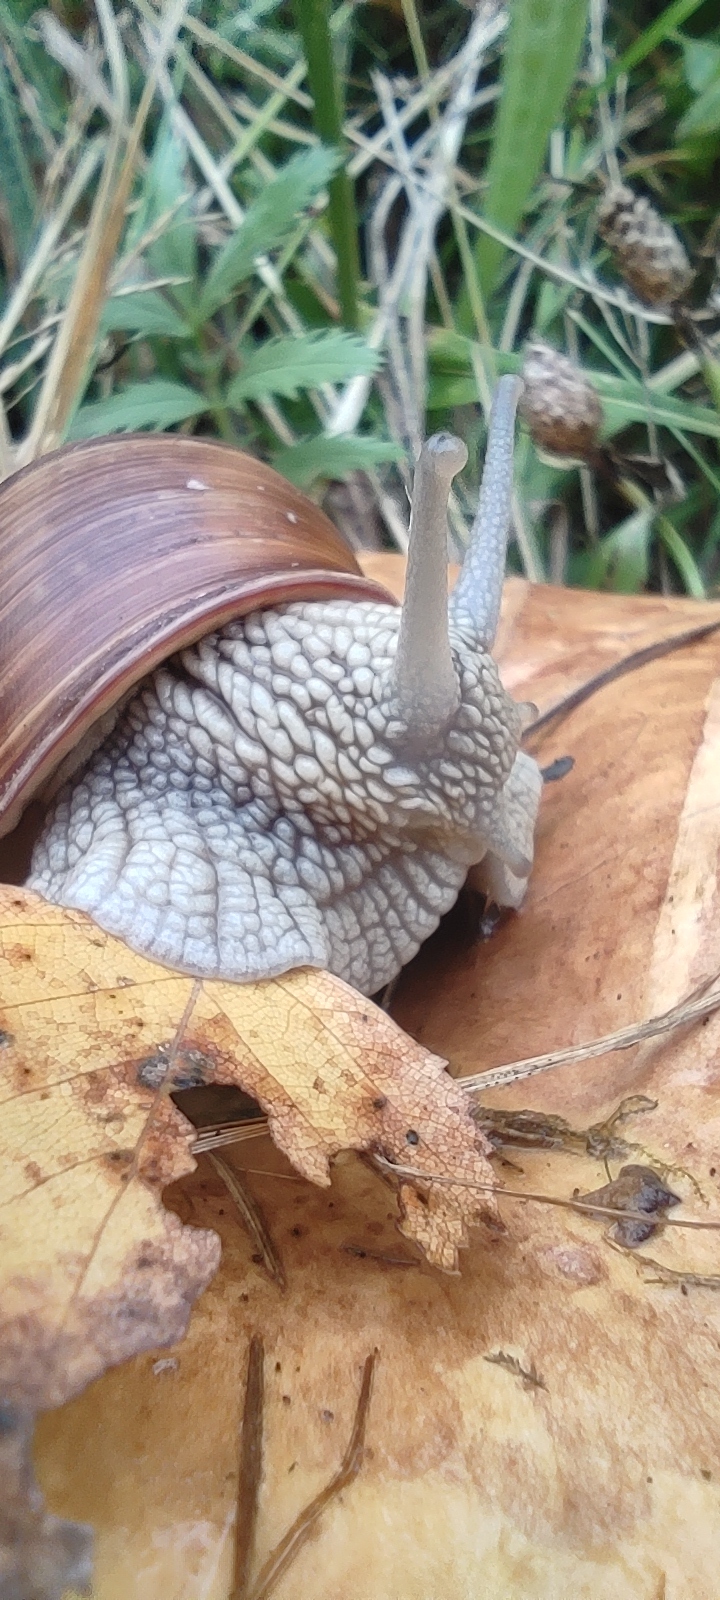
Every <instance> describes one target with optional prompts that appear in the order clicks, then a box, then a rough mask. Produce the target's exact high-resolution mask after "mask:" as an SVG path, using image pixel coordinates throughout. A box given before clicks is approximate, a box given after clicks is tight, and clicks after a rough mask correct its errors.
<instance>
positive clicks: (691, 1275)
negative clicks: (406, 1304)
mask: <svg viewBox="0 0 720 1600" xmlns="http://www.w3.org/2000/svg"><path fill="white" fill-rule="evenodd" d="M617 1248H618V1249H625V1248H627V1247H626V1246H623V1245H618V1246H617ZM635 1265H636V1267H637V1268H638V1271H639V1272H644V1273H645V1278H644V1281H645V1283H648V1284H650V1283H656V1284H660V1285H661V1286H662V1288H664V1289H679V1290H680V1293H681V1294H687V1293H688V1290H689V1289H713V1290H715V1291H716V1292H717V1290H718V1289H720V1273H718V1272H693V1271H692V1270H691V1269H689V1268H685V1267H666V1266H665V1265H664V1263H663V1262H662V1261H655V1259H654V1257H653V1256H638V1257H637V1258H636V1261H635Z"/></svg>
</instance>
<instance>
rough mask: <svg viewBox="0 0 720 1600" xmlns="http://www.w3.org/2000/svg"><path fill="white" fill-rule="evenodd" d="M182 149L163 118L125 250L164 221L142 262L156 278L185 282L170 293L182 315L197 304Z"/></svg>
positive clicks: (192, 221) (192, 225) (194, 243)
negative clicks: (147, 264) (185, 283)
mask: <svg viewBox="0 0 720 1600" xmlns="http://www.w3.org/2000/svg"><path fill="white" fill-rule="evenodd" d="M186 163H187V151H186V149H185V145H184V144H183V141H182V140H181V139H180V138H178V136H177V134H176V133H175V132H174V131H173V128H172V124H171V121H170V117H169V114H168V115H167V116H166V117H164V118H163V121H162V122H161V124H160V128H159V130H158V135H157V138H156V140H155V144H154V147H153V152H152V157H151V160H150V165H149V167H148V170H147V173H146V175H145V180H144V183H143V189H142V195H141V199H140V205H139V207H138V210H137V212H136V214H135V217H134V218H133V220H132V222H131V225H130V228H129V231H128V240H127V247H128V249H132V248H133V246H134V245H135V244H136V242H137V240H138V239H139V238H141V237H142V235H143V234H144V233H146V232H147V231H148V230H149V229H151V228H152V227H153V226H154V225H155V223H157V222H159V220H160V218H161V217H166V218H168V220H167V222H166V224H165V227H164V229H163V232H162V233H161V234H160V237H159V238H158V239H156V240H155V241H154V243H153V244H151V245H150V247H149V249H148V252H147V259H148V263H149V265H150V269H151V271H152V272H153V274H154V275H155V276H156V277H158V278H187V279H188V280H189V282H188V284H187V285H184V284H183V285H179V286H178V287H176V288H174V289H173V297H174V298H175V299H177V300H178V301H179V302H180V304H181V305H182V306H183V307H184V308H185V310H186V311H187V310H188V309H189V308H191V307H192V308H193V309H194V307H195V304H196V302H197V289H196V287H195V280H196V278H197V271H198V267H197V239H196V228H195V219H194V217H193V216H192V214H191V212H190V209H189V206H188V204H187V202H186V201H185V200H184V196H186V195H187V194H188V192H189V190H190V187H191V185H190V184H189V183H188V182H187V180H186V175H185V168H186Z"/></svg>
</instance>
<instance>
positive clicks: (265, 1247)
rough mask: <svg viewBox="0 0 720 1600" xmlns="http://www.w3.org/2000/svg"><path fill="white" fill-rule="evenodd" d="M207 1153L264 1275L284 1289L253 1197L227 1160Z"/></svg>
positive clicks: (279, 1264)
mask: <svg viewBox="0 0 720 1600" xmlns="http://www.w3.org/2000/svg"><path fill="white" fill-rule="evenodd" d="M207 1155H208V1159H209V1160H210V1161H212V1164H213V1166H214V1168H215V1171H216V1172H217V1174H218V1176H219V1177H220V1178H222V1181H223V1183H224V1184H225V1187H226V1189H227V1191H228V1194H230V1195H231V1196H232V1199H233V1200H234V1202H235V1205H236V1206H237V1209H238V1211H239V1212H240V1216H241V1217H242V1219H243V1222H244V1223H245V1227H246V1228H247V1231H248V1233H249V1234H250V1238H251V1239H252V1242H253V1244H254V1246H255V1248H256V1250H257V1251H258V1253H259V1255H261V1256H262V1260H263V1265H264V1267H265V1270H266V1272H267V1273H268V1276H269V1277H271V1278H272V1280H273V1282H274V1283H276V1284H277V1286H278V1288H279V1289H285V1288H286V1287H287V1279H286V1277H285V1268H284V1267H283V1264H282V1261H281V1260H280V1256H279V1255H278V1252H277V1250H276V1248H275V1245H274V1244H273V1241H272V1239H271V1237H270V1230H269V1228H268V1225H267V1223H266V1221H265V1218H264V1216H263V1214H262V1211H261V1210H260V1207H259V1205H258V1203H257V1200H255V1198H254V1196H253V1195H251V1194H250V1193H249V1191H248V1190H247V1189H246V1188H245V1186H244V1184H243V1183H242V1180H241V1178H240V1176H239V1174H238V1173H237V1172H235V1170H234V1168H233V1167H231V1166H230V1165H229V1164H228V1162H227V1161H224V1160H223V1157H222V1156H217V1155H214V1154H213V1153H212V1152H210V1151H208V1152H207Z"/></svg>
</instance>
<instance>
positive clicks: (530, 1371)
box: [483, 1350, 547, 1392]
mask: <svg viewBox="0 0 720 1600" xmlns="http://www.w3.org/2000/svg"><path fill="white" fill-rule="evenodd" d="M483 1361H488V1362H489V1363H490V1365H491V1366H492V1367H504V1368H505V1371H506V1372H512V1374H513V1376H514V1377H515V1378H520V1380H521V1382H522V1386H523V1389H544V1390H545V1391H546V1392H547V1384H546V1382H545V1379H544V1378H541V1377H540V1373H539V1372H538V1370H537V1368H536V1366H535V1363H534V1361H531V1362H530V1366H529V1367H524V1366H523V1365H522V1363H521V1362H520V1361H518V1358H517V1356H509V1355H506V1353H505V1351H504V1350H495V1351H493V1353H492V1355H489V1356H483Z"/></svg>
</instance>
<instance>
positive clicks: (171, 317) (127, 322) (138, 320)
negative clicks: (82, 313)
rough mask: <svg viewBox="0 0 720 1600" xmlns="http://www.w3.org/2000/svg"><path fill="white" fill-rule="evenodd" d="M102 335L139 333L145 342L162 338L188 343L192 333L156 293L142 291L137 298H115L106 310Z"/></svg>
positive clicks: (168, 304) (132, 296)
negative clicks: (158, 335)
mask: <svg viewBox="0 0 720 1600" xmlns="http://www.w3.org/2000/svg"><path fill="white" fill-rule="evenodd" d="M100 332H101V333H140V334H143V335H144V336H145V337H146V338H150V337H151V336H152V335H155V334H160V335H162V336H163V337H164V338H167V339H186V338H188V337H189V335H190V329H189V327H188V325H187V323H186V322H184V321H183V319H182V317H181V316H180V314H179V312H178V311H176V310H175V309H174V307H173V306H171V305H170V302H169V301H168V300H166V299H165V296H164V295H162V294H159V293H158V291H157V290H156V289H140V290H138V293H137V294H121V295H115V296H114V297H113V298H112V299H111V300H108V301H107V302H106V304H105V306H104V307H103V313H102V317H101V318H100Z"/></svg>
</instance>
